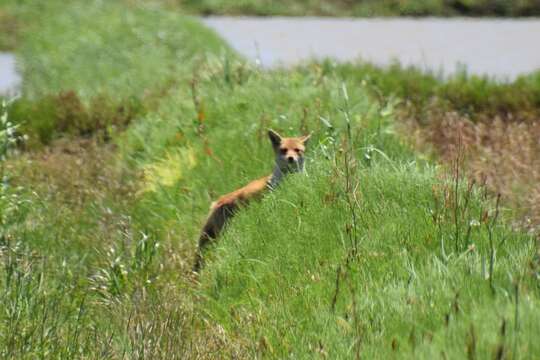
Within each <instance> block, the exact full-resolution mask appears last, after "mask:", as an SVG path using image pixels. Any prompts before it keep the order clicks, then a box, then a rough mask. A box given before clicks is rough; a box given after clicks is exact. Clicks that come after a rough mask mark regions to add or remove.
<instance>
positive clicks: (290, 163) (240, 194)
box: [193, 130, 311, 273]
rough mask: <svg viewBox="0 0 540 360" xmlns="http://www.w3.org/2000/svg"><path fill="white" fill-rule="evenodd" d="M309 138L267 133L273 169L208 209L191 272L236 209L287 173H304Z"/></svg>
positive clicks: (273, 132) (260, 194) (276, 183)
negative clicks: (273, 164)
mask: <svg viewBox="0 0 540 360" xmlns="http://www.w3.org/2000/svg"><path fill="white" fill-rule="evenodd" d="M310 136H311V135H305V136H301V137H289V138H284V137H281V136H280V135H279V134H278V133H277V132H275V131H273V130H268V137H269V138H270V141H271V142H272V147H273V148H274V153H275V156H276V165H275V167H274V171H273V172H272V174H271V175H268V176H265V177H262V178H260V179H257V180H254V181H252V182H250V183H249V184H247V185H246V186H244V187H242V188H240V189H238V190H236V191H233V192H231V193H229V194H227V195H223V196H222V197H220V198H219V199H218V200H217V201H216V202H214V203H212V205H211V206H210V214H209V216H208V219H207V220H206V223H205V224H204V226H203V228H202V231H201V235H200V237H199V246H198V248H197V253H196V255H195V264H194V266H193V271H194V272H197V273H198V272H199V270H200V269H201V267H202V266H203V251H204V250H205V248H206V247H207V246H208V245H209V244H210V242H211V241H212V240H213V239H215V238H217V237H218V235H219V234H220V232H221V231H222V229H223V227H224V226H225V224H226V223H227V221H229V219H230V218H232V216H234V213H235V211H236V210H237V209H238V207H239V206H242V205H245V204H247V203H248V202H249V201H250V200H251V199H255V198H258V197H260V196H262V194H263V193H264V192H266V191H269V190H270V191H271V190H273V189H274V188H275V187H276V186H278V184H279V183H280V181H281V180H282V179H283V176H284V175H286V174H288V173H291V172H302V171H304V151H305V150H306V144H307V141H308V139H309V138H310Z"/></svg>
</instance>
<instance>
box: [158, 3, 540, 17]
mask: <svg viewBox="0 0 540 360" xmlns="http://www.w3.org/2000/svg"><path fill="white" fill-rule="evenodd" d="M165 1H166V2H168V3H169V4H176V5H179V6H180V7H182V8H185V9H187V10H188V11H191V12H193V13H197V14H204V15H258V16H268V15H283V16H306V15H310V16H354V17H356V16H360V17H370V16H491V17H493V16H496V17H520V16H539V15H540V4H539V3H538V1H536V0H518V1H512V0H292V1H289V0H239V1H230V0H165Z"/></svg>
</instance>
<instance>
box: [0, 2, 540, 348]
mask: <svg viewBox="0 0 540 360" xmlns="http://www.w3.org/2000/svg"><path fill="white" fill-rule="evenodd" d="M377 3H378V4H379V5H380V6H382V4H386V7H387V8H388V9H390V8H391V6H390V5H392V4H394V5H393V6H394V7H395V6H396V5H395V4H397V2H377ZM399 3H400V4H402V5H403V6H404V4H413V3H416V4H421V5H422V6H426V7H427V5H429V4H431V5H432V6H433V5H434V4H439V5H440V4H453V2H452V3H450V2H448V3H446V2H445V3H439V2H422V3H419V2H412V1H411V2H399ZM456 3H465V2H456ZM481 3H482V4H484V5H485V4H488V3H489V4H491V3H495V2H470V3H469V2H467V4H473V5H474V4H481ZM496 3H497V4H499V3H500V4H510V3H509V2H508V3H506V2H496ZM223 4H225V2H223ZM227 4H228V6H230V7H231V9H232V6H233V5H232V4H233V3H232V2H228V3H227ZM227 4H225V5H227ZM234 4H237V5H234V6H240V5H242V4H244V5H246V4H258V5H260V6H262V5H264V4H265V3H262V2H261V3H251V2H249V3H248V2H235V3H234ZM261 4H262V5H261ZM267 4H268V3H267ZM272 4H280V3H279V2H273V3H272ZM298 4H300V5H302V6H304V8H303V9H306V8H307V6H308V5H309V6H310V9H313V10H311V11H313V12H314V13H317V11H318V10H317V8H318V7H317V6H319V5H320V6H322V5H321V4H320V3H319V2H317V4H318V5H317V4H315V5H314V4H312V3H310V2H302V3H300V2H298ZM333 4H334V5H335V4H350V6H349V9H353V8H354V6H357V5H355V3H354V2H345V1H344V2H333ZM365 4H368V5H369V4H371V5H372V6H375V2H372V3H369V2H366V3H365ZM512 4H514V5H512V6H513V7H511V8H510V7H509V8H508V9H513V10H512V11H516V12H517V11H518V10H517V9H525V5H527V2H513V3H512ZM518 4H521V5H519V6H518ZM203 5H205V6H208V7H210V8H212V9H215V10H213V11H219V12H220V13H228V12H227V11H229V10H227V11H225V10H224V9H226V8H224V7H223V6H221V5H222V3H221V2H219V1H216V2H210V1H208V2H205V1H203V2H197V4H195V3H189V2H185V3H178V2H174V3H173V2H168V3H164V2H159V3H156V2H142V1H122V0H111V1H78V0H73V1H68V2H66V1H60V0H50V1H46V2H44V1H38V0H27V1H24V2H20V1H16V0H4V1H3V2H2V3H1V4H0V14H1V15H0V16H1V17H2V18H3V19H9V22H10V23H11V24H13V26H8V27H6V29H8V30H9V31H5V32H4V31H3V32H2V33H1V34H2V35H1V36H0V38H1V39H2V40H0V44H2V46H3V48H4V49H10V50H13V51H14V52H15V54H16V56H17V60H18V61H19V65H20V70H21V72H22V76H23V84H22V95H21V97H20V98H18V99H14V100H10V101H9V102H8V103H7V104H6V105H5V106H3V107H2V109H1V110H0V119H1V122H0V126H1V127H0V145H1V147H0V161H1V163H0V170H1V171H2V173H1V178H2V183H1V188H0V190H1V193H0V210H1V213H0V225H1V227H0V303H2V304H3V308H4V311H2V312H1V313H0V356H1V357H5V358H35V357H39V358H41V357H44V358H46V357H54V358H152V359H155V358H158V359H159V358H163V359H171V358H182V359H185V358H209V359H210V358H217V357H234V358H254V357H268V358H284V357H293V358H313V357H321V358H351V357H354V356H364V357H368V358H372V357H384V358H386V357H398V358H433V357H445V358H463V357H468V358H482V357H494V358H499V359H502V358H528V357H529V356H531V357H533V358H534V357H536V356H537V354H540V344H539V343H538V341H537V336H536V334H538V332H539V331H540V328H539V326H540V325H539V324H540V310H539V309H540V306H539V305H540V255H539V251H538V225H539V224H540V209H539V208H538V204H540V201H539V199H540V188H539V186H538V184H540V164H539V163H538V162H539V161H540V156H539V154H540V148H539V143H538V138H540V126H539V122H538V118H539V112H540V75H539V73H535V74H529V75H524V76H522V77H520V78H519V79H517V80H515V81H513V82H499V81H495V80H493V79H490V78H486V77H477V76H471V75H468V74H467V73H466V72H463V73H460V74H456V75H455V76H454V77H451V78H449V79H442V78H440V77H439V76H437V75H434V74H429V73H426V72H421V71H419V70H417V69H414V68H404V67H402V66H399V65H398V64H396V65H394V66H390V67H388V68H384V69H383V68H378V67H375V66H373V65H370V64H365V63H350V64H341V65H338V64H335V63H334V62H332V61H323V62H317V63H308V64H304V65H302V66H298V67H296V68H294V69H281V70H272V71H265V70H262V69H260V68H258V67H256V66H254V65H252V64H250V63H248V62H246V61H245V60H244V59H242V58H240V57H239V56H238V55H237V54H235V53H234V52H233V51H231V50H230V49H229V48H228V46H227V45H226V44H225V43H224V42H223V41H222V40H221V39H220V38H219V37H218V36H217V35H216V34H214V33H213V32H212V31H210V30H208V29H206V28H204V27H203V26H202V25H201V24H200V23H199V22H198V21H197V20H196V19H193V18H190V17H186V16H185V15H184V12H185V9H188V8H189V9H191V11H193V12H197V13H208V12H209V11H208V10H203V9H204V8H203V7H202V6H203ZM178 6H180V7H178ZM275 6H277V5H275ZM312 6H313V7H312ZM335 6H336V9H338V7H337V5H335ZM366 6H367V5H366ZM410 6H412V5H410ZM441 6H442V5H441ZM445 6H446V5H445ZM470 6H472V5H470ZM238 9H240V8H238ZM261 9H262V7H261ZM292 9H296V8H295V7H294V6H290V7H288V8H287V10H288V11H289V14H291V11H292ZM230 11H231V12H232V11H233V10H230ZM235 11H236V10H235ZM238 11H240V10H238ZM243 11H244V10H243ZM246 11H247V10H246ZM265 11H267V14H269V13H270V12H269V11H268V10H265ZM294 11H301V10H294ZM333 11H337V10H333ZM381 11H382V10H381ZM400 11H401V10H400ZM441 11H442V10H441ZM520 11H522V10H520ZM248 13H249V12H248ZM328 14H331V13H330V12H329V13H328ZM359 14H360V13H359ZM381 14H383V12H381ZM449 14H450V13H449ZM348 15H352V11H349V13H348ZM518 15H519V14H518ZM523 15H527V14H526V13H525V12H523ZM0 26H6V25H4V23H2V25H0ZM269 127H271V128H274V129H276V130H278V131H280V132H282V133H283V134H287V135H295V134H299V133H307V132H310V131H313V132H314V135H313V138H312V140H311V142H310V145H309V149H308V163H307V165H306V167H307V171H308V175H309V176H306V177H300V176H297V177H294V176H293V177H291V178H290V179H287V181H286V182H285V183H284V184H283V186H281V187H280V189H278V190H277V191H276V192H274V193H272V194H270V195H269V196H267V197H266V198H265V199H264V200H263V201H261V202H260V203H256V204H252V206H250V207H249V208H248V209H245V210H243V211H242V212H241V213H240V214H239V216H238V217H237V218H236V219H235V220H234V221H233V223H232V224H231V226H230V227H229V229H228V231H227V232H226V234H224V237H223V238H222V239H221V241H220V242H219V244H218V245H217V246H216V247H215V248H214V249H212V250H211V251H210V252H209V253H208V255H207V256H208V260H209V261H208V266H207V268H206V269H205V271H204V272H203V273H202V274H201V276H200V277H194V276H193V274H191V272H190V269H191V265H192V264H191V261H192V256H193V252H194V246H195V243H196V239H197V236H198V232H199V229H200V225H201V224H202V222H203V221H204V218H205V216H206V214H207V210H208V205H209V204H210V202H211V201H212V200H213V199H215V198H216V196H218V195H219V194H223V193H225V192H228V191H231V190H233V189H235V188H236V187H238V186H241V185H243V184H245V183H246V182H247V181H249V180H251V179H253V178H254V177H258V176H262V175H264V174H266V173H268V172H269V171H271V168H272V154H271V149H270V145H269V143H268V140H267V139H266V134H265V131H266V129H267V128H269ZM498 193H500V194H502V195H501V197H497V194H498Z"/></svg>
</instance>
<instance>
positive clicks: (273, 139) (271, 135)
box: [268, 129, 281, 147]
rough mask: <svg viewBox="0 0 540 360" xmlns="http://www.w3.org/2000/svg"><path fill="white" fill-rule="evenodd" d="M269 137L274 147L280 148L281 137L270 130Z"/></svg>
mask: <svg viewBox="0 0 540 360" xmlns="http://www.w3.org/2000/svg"><path fill="white" fill-rule="evenodd" d="M268 137H269V138H270V141H271V142H272V145H273V146H274V147H278V146H279V145H280V144H281V135H279V134H278V133H277V132H275V131H274V130H272V129H268Z"/></svg>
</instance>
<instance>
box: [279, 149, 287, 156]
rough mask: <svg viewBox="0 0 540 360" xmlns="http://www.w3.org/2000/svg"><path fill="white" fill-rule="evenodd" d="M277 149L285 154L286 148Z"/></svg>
mask: <svg viewBox="0 0 540 360" xmlns="http://www.w3.org/2000/svg"><path fill="white" fill-rule="evenodd" d="M279 151H280V152H281V153H282V154H283V155H285V154H286V153H287V149H279Z"/></svg>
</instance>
